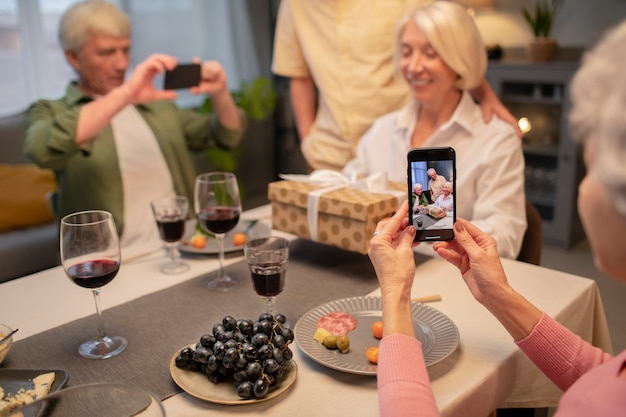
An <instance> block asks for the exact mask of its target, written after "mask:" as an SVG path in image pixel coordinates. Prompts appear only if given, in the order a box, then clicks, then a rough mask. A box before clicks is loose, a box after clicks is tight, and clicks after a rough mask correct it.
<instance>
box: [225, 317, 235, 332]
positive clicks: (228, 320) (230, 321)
mask: <svg viewBox="0 0 626 417" xmlns="http://www.w3.org/2000/svg"><path fill="white" fill-rule="evenodd" d="M222 325H223V326H224V330H226V331H232V330H235V329H236V328H237V320H235V318H234V317H233V316H225V317H224V318H223V319H222Z"/></svg>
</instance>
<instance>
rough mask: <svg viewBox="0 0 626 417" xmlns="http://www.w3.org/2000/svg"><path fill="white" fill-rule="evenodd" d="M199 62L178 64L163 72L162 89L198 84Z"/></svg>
mask: <svg viewBox="0 0 626 417" xmlns="http://www.w3.org/2000/svg"><path fill="white" fill-rule="evenodd" d="M200 75H201V66H200V64H179V65H177V66H175V67H174V68H173V69H172V70H170V71H166V72H165V82H164V83H163V89H164V90H177V89H180V88H191V87H195V86H197V85H198V84H200Z"/></svg>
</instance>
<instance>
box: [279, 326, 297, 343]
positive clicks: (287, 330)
mask: <svg viewBox="0 0 626 417" xmlns="http://www.w3.org/2000/svg"><path fill="white" fill-rule="evenodd" d="M280 334H281V335H282V336H283V337H284V338H285V340H287V341H288V342H293V339H294V338H295V335H294V334H293V330H291V329H290V328H289V327H285V328H284V329H283V330H282V331H281V332H280Z"/></svg>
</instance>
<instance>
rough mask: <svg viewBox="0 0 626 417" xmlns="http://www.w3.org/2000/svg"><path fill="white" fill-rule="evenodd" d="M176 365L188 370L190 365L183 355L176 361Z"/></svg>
mask: <svg viewBox="0 0 626 417" xmlns="http://www.w3.org/2000/svg"><path fill="white" fill-rule="evenodd" d="M174 363H175V364H176V366H177V367H179V368H186V367H187V365H188V364H189V359H185V358H183V357H182V355H180V354H179V355H178V356H177V357H176V359H175V360H174Z"/></svg>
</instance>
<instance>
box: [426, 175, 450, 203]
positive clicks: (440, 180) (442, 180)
mask: <svg viewBox="0 0 626 417" xmlns="http://www.w3.org/2000/svg"><path fill="white" fill-rule="evenodd" d="M427 174H428V177H429V178H430V180H428V190H429V191H430V199H431V200H432V201H437V198H439V196H440V195H441V194H442V193H443V186H444V185H445V184H446V177H444V176H443V175H439V174H437V171H436V170H435V168H430V169H429V170H428V171H427Z"/></svg>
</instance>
